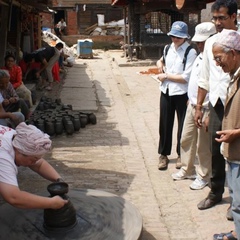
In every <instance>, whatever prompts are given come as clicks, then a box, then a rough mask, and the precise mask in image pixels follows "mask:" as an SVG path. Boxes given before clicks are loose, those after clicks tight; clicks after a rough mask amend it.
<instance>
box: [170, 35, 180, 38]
mask: <svg viewBox="0 0 240 240" xmlns="http://www.w3.org/2000/svg"><path fill="white" fill-rule="evenodd" d="M170 37H171V38H177V39H182V38H180V37H176V36H172V35H170Z"/></svg>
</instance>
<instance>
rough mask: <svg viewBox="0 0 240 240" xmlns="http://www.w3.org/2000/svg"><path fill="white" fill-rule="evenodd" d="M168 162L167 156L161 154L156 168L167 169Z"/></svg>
mask: <svg viewBox="0 0 240 240" xmlns="http://www.w3.org/2000/svg"><path fill="white" fill-rule="evenodd" d="M168 163H169V159H168V157H167V156H164V155H161V156H160V157H159V164H158V169H159V170H167V168H168Z"/></svg>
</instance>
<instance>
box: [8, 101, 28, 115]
mask: <svg viewBox="0 0 240 240" xmlns="http://www.w3.org/2000/svg"><path fill="white" fill-rule="evenodd" d="M4 110H5V111H6V112H18V111H19V110H20V111H21V113H22V114H23V115H24V117H25V119H28V115H29V108H28V106H27V104H26V102H25V101H24V100H23V99H22V98H19V100H18V101H17V102H16V103H10V104H9V105H7V106H4Z"/></svg>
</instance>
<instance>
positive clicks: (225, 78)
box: [198, 34, 230, 106]
mask: <svg viewBox="0 0 240 240" xmlns="http://www.w3.org/2000/svg"><path fill="white" fill-rule="evenodd" d="M217 37H218V34H215V35H213V36H212V37H210V38H208V39H207V40H206V42H205V47H204V51H203V63H202V70H201V74H200V79H199V81H198V86H199V87H201V88H204V89H206V90H207V91H208V92H209V101H210V102H211V104H212V106H215V104H216V103H217V100H218V98H220V99H221V101H222V103H223V105H225V101H226V96H227V88H228V85H229V82H230V76H229V73H224V71H223V70H222V68H221V67H220V66H217V65H216V62H215V60H214V59H213V53H212V46H213V43H214V42H215V41H216V38H217Z"/></svg>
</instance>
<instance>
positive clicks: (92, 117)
mask: <svg viewBox="0 0 240 240" xmlns="http://www.w3.org/2000/svg"><path fill="white" fill-rule="evenodd" d="M88 121H89V122H90V123H91V124H97V118H96V116H95V114H94V113H90V114H89V115H88Z"/></svg>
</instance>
